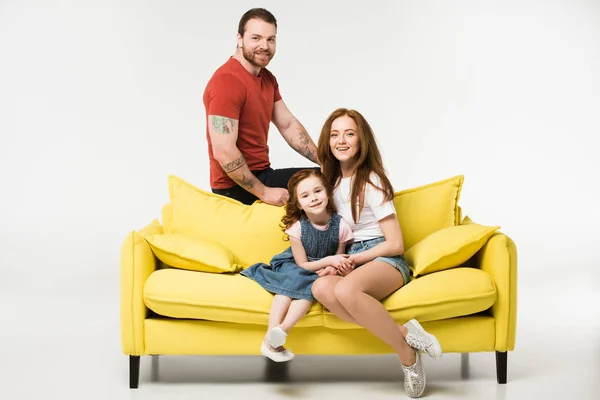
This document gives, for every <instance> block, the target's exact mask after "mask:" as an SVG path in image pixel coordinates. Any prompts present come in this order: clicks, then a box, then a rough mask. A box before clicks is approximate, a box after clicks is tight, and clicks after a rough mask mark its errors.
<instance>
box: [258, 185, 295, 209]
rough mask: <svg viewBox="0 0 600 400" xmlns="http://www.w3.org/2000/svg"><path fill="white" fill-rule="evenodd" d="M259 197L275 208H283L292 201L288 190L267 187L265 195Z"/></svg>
mask: <svg viewBox="0 0 600 400" xmlns="http://www.w3.org/2000/svg"><path fill="white" fill-rule="evenodd" d="M259 197H260V199H261V200H262V201H263V202H265V203H267V204H271V205H274V206H283V205H285V203H287V201H288V200H289V199H290V195H289V193H288V191H287V189H283V188H272V187H266V186H265V191H264V194H263V195H262V196H259Z"/></svg>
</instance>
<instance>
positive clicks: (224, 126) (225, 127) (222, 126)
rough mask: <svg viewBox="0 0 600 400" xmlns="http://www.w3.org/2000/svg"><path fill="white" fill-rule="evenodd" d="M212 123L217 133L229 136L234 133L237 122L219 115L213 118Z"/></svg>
mask: <svg viewBox="0 0 600 400" xmlns="http://www.w3.org/2000/svg"><path fill="white" fill-rule="evenodd" d="M210 123H211V124H212V126H213V129H214V130H215V132H217V133H220V134H222V135H228V134H230V133H231V132H233V127H234V126H235V120H234V119H231V118H227V117H221V116H218V115H213V116H211V119H210Z"/></svg>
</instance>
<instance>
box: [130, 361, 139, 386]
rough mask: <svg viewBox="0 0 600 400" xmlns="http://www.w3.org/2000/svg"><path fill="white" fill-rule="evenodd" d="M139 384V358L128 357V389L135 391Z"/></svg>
mask: <svg viewBox="0 0 600 400" xmlns="http://www.w3.org/2000/svg"><path fill="white" fill-rule="evenodd" d="M139 382H140V356H129V388H130V389H137V388H138V385H139Z"/></svg>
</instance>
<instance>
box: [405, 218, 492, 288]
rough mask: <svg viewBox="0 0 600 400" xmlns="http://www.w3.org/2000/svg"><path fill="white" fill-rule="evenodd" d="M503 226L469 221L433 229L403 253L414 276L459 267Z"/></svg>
mask: <svg viewBox="0 0 600 400" xmlns="http://www.w3.org/2000/svg"><path fill="white" fill-rule="evenodd" d="M499 228H500V226H484V225H479V224H474V223H472V224H467V225H457V226H451V227H449V228H444V229H441V230H439V231H437V232H434V233H432V234H431V235H429V236H427V237H426V238H425V239H423V240H421V241H420V242H419V243H417V244H416V245H414V246H413V247H411V248H410V249H408V250H407V251H406V252H405V253H404V257H405V258H406V261H407V262H408V264H409V265H410V267H411V269H412V270H413V275H414V276H419V275H425V274H430V273H432V272H437V271H443V270H445V269H449V268H453V267H458V266H459V265H461V264H462V263H464V262H465V261H467V260H468V259H469V258H471V257H472V256H473V255H474V254H475V253H477V252H478V251H479V249H481V248H482V247H483V245H484V244H485V243H486V242H487V241H488V239H489V238H490V237H491V236H492V235H493V234H494V232H496V231H497V230H498V229H499Z"/></svg>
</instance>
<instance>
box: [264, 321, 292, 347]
mask: <svg viewBox="0 0 600 400" xmlns="http://www.w3.org/2000/svg"><path fill="white" fill-rule="evenodd" d="M286 338H287V333H285V332H284V331H283V329H281V328H280V327H278V326H276V327H275V328H273V329H271V331H270V332H269V334H268V335H267V341H268V342H269V346H271V347H272V348H274V349H276V348H278V347H280V346H283V345H284V344H285V340H286Z"/></svg>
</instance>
